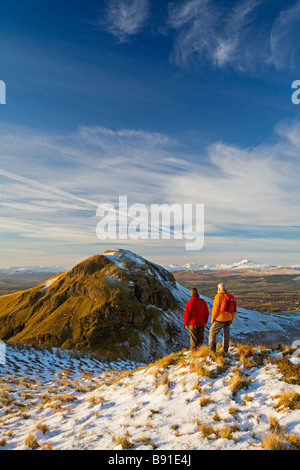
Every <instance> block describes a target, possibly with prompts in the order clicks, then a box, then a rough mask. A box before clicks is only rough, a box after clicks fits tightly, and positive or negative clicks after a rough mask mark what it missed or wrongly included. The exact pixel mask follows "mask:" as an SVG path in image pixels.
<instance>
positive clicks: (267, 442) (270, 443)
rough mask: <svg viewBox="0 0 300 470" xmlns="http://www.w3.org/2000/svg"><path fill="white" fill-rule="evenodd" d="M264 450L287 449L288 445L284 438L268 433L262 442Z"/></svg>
mask: <svg viewBox="0 0 300 470" xmlns="http://www.w3.org/2000/svg"><path fill="white" fill-rule="evenodd" d="M262 448H263V449H264V450H288V449H289V448H290V447H289V445H288V444H287V442H286V441H285V439H284V438H282V437H280V436H278V435H277V434H269V435H268V436H267V437H265V438H264V440H263V442H262Z"/></svg>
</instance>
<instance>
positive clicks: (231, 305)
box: [220, 293, 237, 313]
mask: <svg viewBox="0 0 300 470" xmlns="http://www.w3.org/2000/svg"><path fill="white" fill-rule="evenodd" d="M236 307H237V305H236V301H235V298H234V296H233V295H232V294H229V293H226V294H225V295H224V298H223V300H222V303H221V307H220V312H222V313H224V312H226V313H235V312H236Z"/></svg>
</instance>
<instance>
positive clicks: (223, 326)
mask: <svg viewBox="0 0 300 470" xmlns="http://www.w3.org/2000/svg"><path fill="white" fill-rule="evenodd" d="M230 324H231V322H230V321H218V320H215V321H214V322H213V324H212V325H211V328H210V331H209V347H210V348H211V349H212V350H213V351H215V350H216V344H217V334H218V333H219V332H220V331H221V330H223V351H224V352H227V351H228V347H229V340H230Z"/></svg>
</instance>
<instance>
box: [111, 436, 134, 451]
mask: <svg viewBox="0 0 300 470" xmlns="http://www.w3.org/2000/svg"><path fill="white" fill-rule="evenodd" d="M113 441H114V442H115V443H116V445H121V446H122V449H124V450H130V449H133V447H134V446H135V444H134V443H133V442H132V441H131V440H130V439H129V438H128V436H126V435H125V436H113Z"/></svg>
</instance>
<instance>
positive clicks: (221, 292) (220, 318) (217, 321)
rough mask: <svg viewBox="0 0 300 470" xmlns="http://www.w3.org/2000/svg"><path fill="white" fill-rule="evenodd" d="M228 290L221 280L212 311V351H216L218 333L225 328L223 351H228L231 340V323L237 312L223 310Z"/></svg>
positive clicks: (210, 334)
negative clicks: (222, 306)
mask: <svg viewBox="0 0 300 470" xmlns="http://www.w3.org/2000/svg"><path fill="white" fill-rule="evenodd" d="M225 294H227V290H226V287H225V284H224V283H223V282H221V283H220V284H219V285H218V293H217V294H216V296H215V298H214V304H213V308H212V313H211V323H212V325H211V328H210V330H209V339H208V344H209V347H210V349H211V350H212V351H216V338H217V334H218V333H219V332H220V331H221V330H222V329H223V352H227V351H228V348H229V341H230V325H231V323H232V322H233V320H234V317H235V313H229V312H221V311H220V309H221V305H222V302H223V299H224V296H225Z"/></svg>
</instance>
